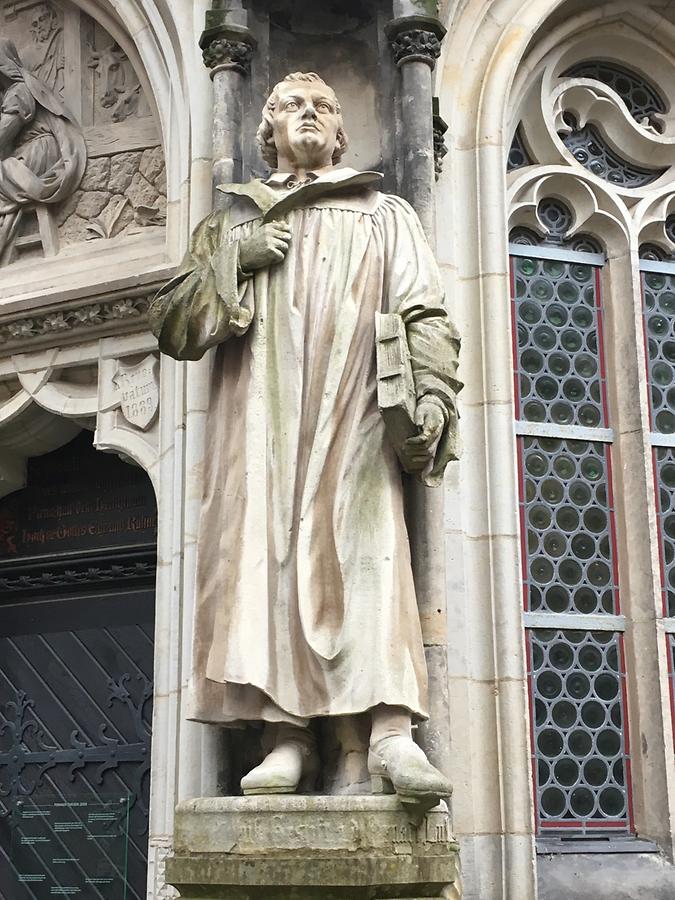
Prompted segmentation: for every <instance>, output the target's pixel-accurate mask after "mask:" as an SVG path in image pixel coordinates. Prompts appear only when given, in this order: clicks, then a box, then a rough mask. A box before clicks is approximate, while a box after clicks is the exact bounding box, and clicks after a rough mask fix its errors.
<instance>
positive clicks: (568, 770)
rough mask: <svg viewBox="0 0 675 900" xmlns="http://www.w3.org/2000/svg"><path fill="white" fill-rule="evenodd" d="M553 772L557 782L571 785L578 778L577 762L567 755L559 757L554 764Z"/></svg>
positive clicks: (567, 785)
mask: <svg viewBox="0 0 675 900" xmlns="http://www.w3.org/2000/svg"><path fill="white" fill-rule="evenodd" d="M553 774H554V776H555V780H556V781H557V782H558V784H562V785H564V786H565V787H571V786H572V785H573V784H575V782H576V781H577V779H578V778H579V764H578V763H576V762H575V761H574V760H573V759H570V758H569V757H565V758H564V759H559V760H558V762H557V763H556V764H555V767H554V769H553Z"/></svg>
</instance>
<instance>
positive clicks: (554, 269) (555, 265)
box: [543, 259, 565, 278]
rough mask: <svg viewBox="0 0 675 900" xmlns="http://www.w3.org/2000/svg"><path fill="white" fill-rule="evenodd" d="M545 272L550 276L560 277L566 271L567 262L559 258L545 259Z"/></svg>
mask: <svg viewBox="0 0 675 900" xmlns="http://www.w3.org/2000/svg"><path fill="white" fill-rule="evenodd" d="M543 268H544V274H546V275H548V276H549V277H550V278H560V276H561V275H562V274H563V272H564V271H565V263H563V262H560V260H557V259H545V260H544V262H543Z"/></svg>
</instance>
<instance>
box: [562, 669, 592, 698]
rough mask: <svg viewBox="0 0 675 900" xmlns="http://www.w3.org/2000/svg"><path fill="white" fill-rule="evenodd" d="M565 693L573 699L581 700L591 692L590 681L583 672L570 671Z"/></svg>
mask: <svg viewBox="0 0 675 900" xmlns="http://www.w3.org/2000/svg"><path fill="white" fill-rule="evenodd" d="M565 684H566V686H567V693H568V694H569V695H570V697H573V698H574V699H575V700H583V699H584V697H588V695H589V694H590V692H591V682H590V681H589V679H588V678H587V676H586V675H584V674H583V672H572V673H571V674H569V675H568V676H567V679H566V682H565Z"/></svg>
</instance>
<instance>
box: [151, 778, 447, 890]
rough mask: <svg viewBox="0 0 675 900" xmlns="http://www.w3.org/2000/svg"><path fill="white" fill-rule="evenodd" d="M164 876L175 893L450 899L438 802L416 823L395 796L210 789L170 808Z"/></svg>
mask: <svg viewBox="0 0 675 900" xmlns="http://www.w3.org/2000/svg"><path fill="white" fill-rule="evenodd" d="M174 846H175V855H174V856H173V858H171V859H169V860H168V861H167V881H168V882H169V883H170V884H173V885H175V887H177V888H178V890H179V892H180V896H181V897H182V898H184V900H198V898H211V900H254V898H256V900H338V898H342V900H347V898H348V900H360V898H363V900H384V898H391V900H394V898H421V897H446V898H453V900H455V898H459V897H460V890H459V872H458V867H459V857H458V846H457V844H456V842H455V841H454V840H453V838H452V835H451V834H450V819H449V815H448V811H447V808H446V806H445V805H444V804H441V805H440V806H438V807H436V809H434V810H432V811H431V812H429V813H427V815H426V816H425V817H424V818H423V820H422V821H421V823H420V824H419V825H414V824H412V823H411V822H410V820H409V817H408V814H407V813H406V811H405V810H404V809H402V808H401V805H400V804H399V802H398V800H397V799H396V797H393V796H391V797H389V796H386V797H385V796H383V797H371V796H364V797H309V796H288V795H286V796H268V797H217V798H209V799H201V800H190V801H188V802H185V803H182V804H180V806H178V808H177V810H176V824H175V840H174Z"/></svg>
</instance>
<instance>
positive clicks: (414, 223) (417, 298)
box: [376, 195, 462, 486]
mask: <svg viewBox="0 0 675 900" xmlns="http://www.w3.org/2000/svg"><path fill="white" fill-rule="evenodd" d="M376 215H377V216H378V217H379V218H380V226H381V227H382V228H383V231H384V235H383V240H384V245H385V248H386V249H385V260H386V263H385V266H386V269H385V298H384V301H385V311H386V312H393V313H397V314H398V315H399V316H401V318H402V319H403V322H404V325H405V332H406V338H407V342H408V349H409V351H410V363H411V367H412V373H413V379H414V382H415V393H416V397H417V402H418V403H419V402H420V400H422V398H424V399H430V400H432V401H433V402H436V403H437V404H438V405H439V406H440V407H441V409H442V410H443V415H444V419H445V426H444V429H443V433H442V435H441V437H440V439H439V441H438V443H437V445H436V450H435V457H434V461H433V464H432V466H431V468H430V470H429V471H428V472H425V474H424V477H423V479H422V480H423V481H424V483H425V484H427V485H428V486H436V485H439V484H441V482H442V480H443V473H444V471H445V467H446V466H447V464H448V463H449V462H450V461H451V460H453V459H457V458H458V456H459V434H458V414H457V405H456V403H457V394H458V392H459V391H460V390H461V388H462V383H461V381H459V380H458V379H457V365H458V357H459V346H460V340H459V335H458V333H457V329H456V328H455V326H454V325H453V323H452V321H451V320H450V317H449V315H448V312H447V310H446V309H445V306H444V291H443V286H442V282H441V274H440V271H439V269H438V265H437V263H436V260H435V259H434V256H433V253H432V252H431V248H430V247H429V244H428V243H427V239H426V236H425V234H424V232H423V230H422V226H421V224H420V221H419V219H418V218H417V215H416V214H415V212H414V210H413V209H412V207H411V206H410V205H409V204H408V203H406V201H405V200H403V199H401V198H400V197H395V196H391V195H385V196H383V198H382V203H381V204H380V208H379V209H378V212H377V214H376Z"/></svg>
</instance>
